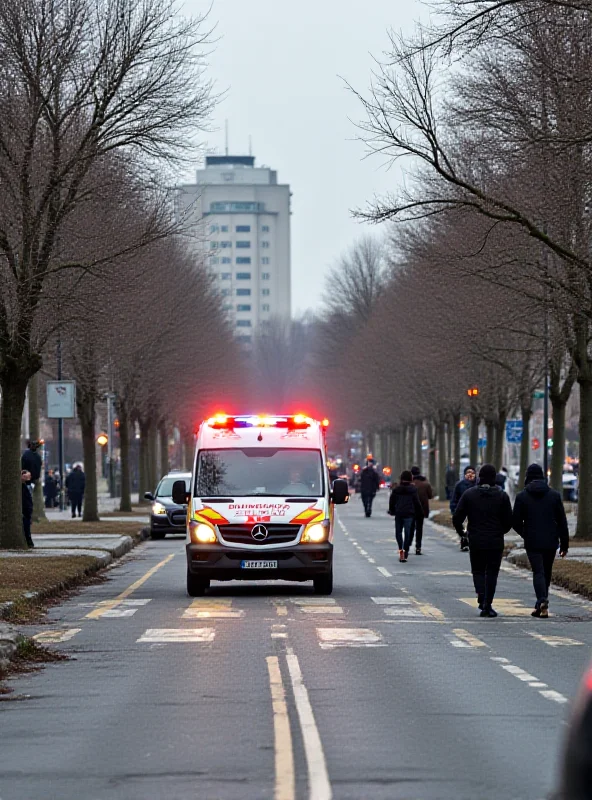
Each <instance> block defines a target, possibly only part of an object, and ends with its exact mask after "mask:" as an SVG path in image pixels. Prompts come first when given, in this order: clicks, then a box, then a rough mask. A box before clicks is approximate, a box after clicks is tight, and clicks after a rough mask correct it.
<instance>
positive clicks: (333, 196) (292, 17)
mask: <svg viewBox="0 0 592 800" xmlns="http://www.w3.org/2000/svg"><path fill="white" fill-rule="evenodd" d="M204 7H205V2H202V1H201V0H186V2H185V5H184V10H185V11H186V12H190V13H200V12H203V10H204ZM420 12H421V7H420V5H419V3H418V2H417V0H368V1H367V2H365V3H364V2H359V0H350V2H344V1H343V0H300V2H298V3H292V2H288V0H249V1H248V2H247V1H246V0H214V2H213V7H212V11H211V17H210V19H211V20H212V22H215V23H217V30H216V35H217V37H218V39H219V41H218V43H217V44H216V46H215V50H214V52H213V53H212V55H211V57H210V59H209V60H210V75H211V77H212V78H214V79H215V80H216V82H217V86H218V89H219V90H224V89H226V90H227V95H226V97H225V99H224V100H223V101H222V102H221V103H220V105H219V106H218V108H217V110H216V112H215V117H214V125H215V127H216V128H218V130H217V131H216V132H214V133H212V134H210V135H209V136H208V146H209V147H210V148H211V149H214V148H217V149H218V150H219V152H223V151H224V120H226V119H227V120H228V125H229V143H230V153H231V154H233V155H236V154H246V153H248V148H249V136H251V137H252V142H253V155H254V156H255V157H256V160H257V161H256V163H257V164H259V165H261V164H265V165H268V166H270V167H272V168H274V169H276V170H277V171H278V180H279V182H281V183H289V184H290V186H291V190H292V192H293V198H292V212H293V215H292V308H293V311H294V312H295V313H296V314H298V313H300V312H302V311H304V310H305V309H307V308H314V307H315V306H317V305H318V303H319V301H320V297H321V293H322V291H323V278H324V275H325V274H326V272H327V269H328V267H330V266H331V264H332V263H334V261H335V260H336V258H337V257H338V255H339V253H340V252H342V251H343V250H344V249H347V247H348V246H349V245H351V243H352V242H353V241H354V240H355V239H356V238H357V237H359V236H360V235H362V234H363V233H364V232H365V231H366V230H368V229H367V228H366V227H365V226H363V225H361V224H360V223H359V222H356V221H355V220H353V219H352V216H351V209H352V208H354V207H358V206H362V205H363V204H364V203H365V201H367V200H368V199H371V198H372V195H373V194H374V193H382V192H384V191H386V190H388V189H389V188H392V185H393V181H395V180H396V173H395V172H392V173H389V172H388V171H387V170H386V169H385V166H384V165H383V164H381V162H380V160H379V158H378V157H377V156H373V157H370V158H368V159H365V160H364V145H363V144H362V143H361V142H358V141H355V137H356V129H355V126H354V125H353V123H352V122H351V121H350V119H351V120H358V119H360V117H361V116H362V111H361V108H360V106H359V103H358V101H356V99H355V97H354V96H353V95H352V94H351V93H350V92H348V90H347V89H346V88H345V86H344V83H343V79H347V80H348V81H349V82H350V83H351V84H352V85H353V86H355V88H356V89H360V90H365V89H366V88H367V87H368V85H369V82H370V77H371V71H372V55H374V56H378V57H380V56H381V55H382V53H383V52H384V50H385V49H386V48H387V46H388V36H387V30H388V29H389V28H394V29H396V30H399V29H401V28H403V29H405V30H411V29H412V26H413V21H414V19H416V18H417V16H418V15H419V13H420ZM340 76H341V77H340ZM371 230H372V231H373V232H375V233H379V231H380V229H379V228H372V229H371Z"/></svg>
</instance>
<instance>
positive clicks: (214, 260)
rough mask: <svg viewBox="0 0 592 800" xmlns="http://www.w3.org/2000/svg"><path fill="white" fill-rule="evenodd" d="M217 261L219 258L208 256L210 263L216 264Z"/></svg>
mask: <svg viewBox="0 0 592 800" xmlns="http://www.w3.org/2000/svg"><path fill="white" fill-rule="evenodd" d="M219 261H220V259H219V258H210V264H217V263H218V262H219Z"/></svg>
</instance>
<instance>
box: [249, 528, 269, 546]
mask: <svg viewBox="0 0 592 800" xmlns="http://www.w3.org/2000/svg"><path fill="white" fill-rule="evenodd" d="M267 533H268V531H267V528H266V527H265V525H255V527H254V528H253V530H252V531H251V536H252V537H253V539H255V541H257V542H262V541H263V540H264V539H267Z"/></svg>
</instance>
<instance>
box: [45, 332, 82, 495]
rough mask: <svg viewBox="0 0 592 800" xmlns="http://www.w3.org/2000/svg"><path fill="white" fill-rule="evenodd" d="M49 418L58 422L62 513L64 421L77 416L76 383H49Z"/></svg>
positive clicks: (59, 371) (60, 364)
mask: <svg viewBox="0 0 592 800" xmlns="http://www.w3.org/2000/svg"><path fill="white" fill-rule="evenodd" d="M57 362H58V378H61V377H62V342H61V339H59V340H58V352H57ZM47 416H48V417H49V418H50V419H57V420H58V461H59V466H60V511H63V510H64V487H65V485H66V476H65V475H64V472H65V471H66V470H65V468H64V420H65V419H74V417H75V416H76V381H62V380H57V381H48V382H47Z"/></svg>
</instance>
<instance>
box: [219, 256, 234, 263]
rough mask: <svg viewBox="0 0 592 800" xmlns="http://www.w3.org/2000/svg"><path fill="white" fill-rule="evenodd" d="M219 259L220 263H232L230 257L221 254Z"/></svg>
mask: <svg viewBox="0 0 592 800" xmlns="http://www.w3.org/2000/svg"><path fill="white" fill-rule="evenodd" d="M220 261H221V263H222V264H232V259H231V258H228V256H223V257H222V258H221V259H220Z"/></svg>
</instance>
